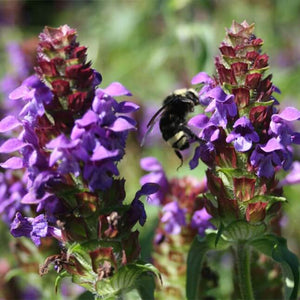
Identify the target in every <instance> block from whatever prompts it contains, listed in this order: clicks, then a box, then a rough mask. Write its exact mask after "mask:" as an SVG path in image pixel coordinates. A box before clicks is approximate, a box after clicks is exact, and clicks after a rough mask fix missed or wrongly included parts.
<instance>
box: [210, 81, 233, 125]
mask: <svg viewBox="0 0 300 300" xmlns="http://www.w3.org/2000/svg"><path fill="white" fill-rule="evenodd" d="M205 96H206V97H207V98H211V99H212V100H211V101H210V103H209V104H208V106H207V108H206V109H205V112H212V116H211V118H210V122H211V123H213V124H214V125H216V126H221V127H223V128H226V125H227V118H228V117H234V116H236V114H237V106H236V104H235V102H234V95H228V94H226V93H225V92H224V91H223V90H222V88H221V87H220V86H217V87H215V88H213V89H212V90H210V91H208V92H207V93H206V94H205Z"/></svg>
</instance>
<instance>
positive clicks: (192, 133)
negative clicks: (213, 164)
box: [182, 126, 205, 143]
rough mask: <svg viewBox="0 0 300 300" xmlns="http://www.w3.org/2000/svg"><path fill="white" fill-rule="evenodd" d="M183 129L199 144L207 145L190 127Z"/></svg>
mask: <svg viewBox="0 0 300 300" xmlns="http://www.w3.org/2000/svg"><path fill="white" fill-rule="evenodd" d="M182 129H183V131H184V132H185V133H186V134H188V136H189V137H191V138H192V139H194V140H196V141H197V142H200V143H205V142H204V140H202V139H200V138H199V137H198V136H197V135H196V134H195V133H194V132H193V131H192V130H191V129H190V128H189V127H187V126H184V127H183V128H182Z"/></svg>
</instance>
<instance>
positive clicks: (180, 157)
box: [174, 150, 183, 171]
mask: <svg viewBox="0 0 300 300" xmlns="http://www.w3.org/2000/svg"><path fill="white" fill-rule="evenodd" d="M174 151H175V154H176V155H177V157H178V158H179V159H180V165H179V167H178V168H177V171H178V169H180V168H181V167H182V165H183V158H182V155H181V153H180V152H179V151H178V150H174Z"/></svg>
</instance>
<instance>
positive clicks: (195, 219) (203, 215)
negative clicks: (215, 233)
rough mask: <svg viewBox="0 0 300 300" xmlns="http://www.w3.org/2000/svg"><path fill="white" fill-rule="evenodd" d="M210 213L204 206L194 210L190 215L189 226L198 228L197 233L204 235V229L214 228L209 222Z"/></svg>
mask: <svg viewBox="0 0 300 300" xmlns="http://www.w3.org/2000/svg"><path fill="white" fill-rule="evenodd" d="M210 219H211V215H210V214H209V213H208V212H207V211H206V209H205V207H203V208H202V209H200V210H196V211H195V212H194V214H193V216H192V220H191V227H192V228H193V229H197V230H198V234H199V235H201V236H204V233H205V230H206V229H208V228H214V226H213V225H212V224H211V223H210V222H209V220H210Z"/></svg>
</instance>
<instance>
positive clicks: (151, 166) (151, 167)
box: [140, 157, 163, 171]
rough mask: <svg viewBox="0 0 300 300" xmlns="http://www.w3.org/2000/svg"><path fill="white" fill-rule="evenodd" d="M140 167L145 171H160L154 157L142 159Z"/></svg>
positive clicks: (160, 166) (160, 168) (160, 167)
mask: <svg viewBox="0 0 300 300" xmlns="http://www.w3.org/2000/svg"><path fill="white" fill-rule="evenodd" d="M140 166H141V168H142V169H143V170H145V171H162V170H163V168H162V165H161V163H160V162H159V161H158V160H157V159H156V158H155V157H144V158H142V159H141V160H140Z"/></svg>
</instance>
